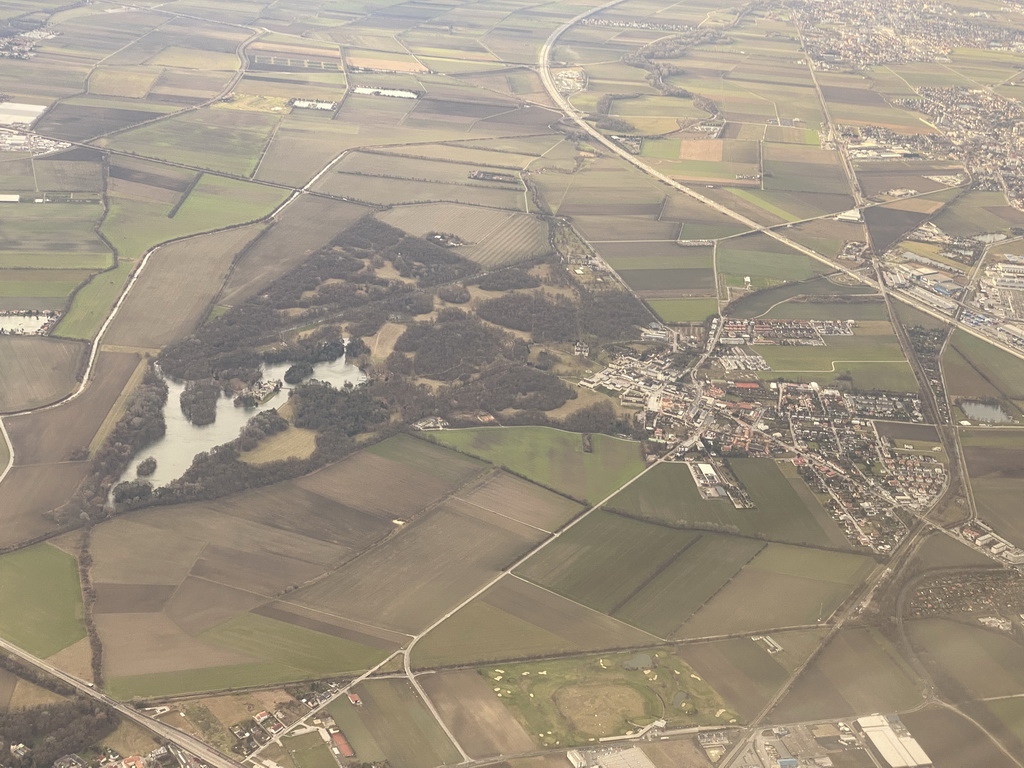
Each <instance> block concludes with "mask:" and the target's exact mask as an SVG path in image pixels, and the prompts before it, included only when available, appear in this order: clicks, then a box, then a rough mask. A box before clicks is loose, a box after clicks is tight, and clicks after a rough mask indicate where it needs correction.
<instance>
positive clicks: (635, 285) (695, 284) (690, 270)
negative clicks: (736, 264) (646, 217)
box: [598, 243, 715, 319]
mask: <svg viewBox="0 0 1024 768" xmlns="http://www.w3.org/2000/svg"><path fill="white" fill-rule="evenodd" d="M598 250H599V252H600V253H601V255H602V256H603V257H604V258H605V259H606V260H607V262H608V264H609V266H611V267H612V268H613V269H614V270H615V271H616V272H617V273H618V275H619V277H621V278H622V279H623V280H624V281H625V282H626V284H627V285H628V286H629V287H630V288H632V289H633V290H634V291H635V292H636V293H637V295H638V296H639V297H640V298H642V299H645V300H651V299H681V298H688V297H693V296H708V295H714V293H715V273H714V270H713V269H712V250H711V249H710V248H706V247H686V248H684V247H680V246H678V245H676V244H675V243H644V244H643V245H642V250H641V249H640V248H638V244H637V243H602V244H599V245H598ZM702 319H703V318H702Z"/></svg>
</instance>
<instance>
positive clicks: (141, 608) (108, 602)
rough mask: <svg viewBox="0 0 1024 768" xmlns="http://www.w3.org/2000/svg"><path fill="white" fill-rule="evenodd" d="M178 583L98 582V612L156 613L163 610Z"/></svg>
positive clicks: (96, 609) (95, 609)
mask: <svg viewBox="0 0 1024 768" xmlns="http://www.w3.org/2000/svg"><path fill="white" fill-rule="evenodd" d="M176 588H177V585H176V584H97V585H96V605H95V607H94V608H93V610H94V611H95V612H96V613H154V612H156V611H162V610H163V608H164V604H165V603H166V602H167V601H168V600H169V599H170V597H171V595H173V594H174V590H175V589H176Z"/></svg>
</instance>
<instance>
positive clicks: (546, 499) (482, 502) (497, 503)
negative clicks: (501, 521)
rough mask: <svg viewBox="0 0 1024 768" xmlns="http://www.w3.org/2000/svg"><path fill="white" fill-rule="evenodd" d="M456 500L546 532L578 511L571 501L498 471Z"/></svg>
mask: <svg viewBox="0 0 1024 768" xmlns="http://www.w3.org/2000/svg"><path fill="white" fill-rule="evenodd" d="M458 498H460V499H463V500H465V501H467V502H469V503H471V504H474V505H476V506H479V507H483V508H484V509H487V510H489V511H491V512H496V513H497V514H499V515H503V516H505V517H510V518H512V519H513V520H518V521H519V522H521V523H526V524H527V525H532V526H536V527H538V528H545V529H546V530H554V529H555V528H557V527H559V526H560V525H562V524H563V523H565V522H566V521H567V520H568V519H569V518H570V517H572V516H573V515H574V514H576V513H577V512H579V511H580V510H581V509H582V506H580V505H579V504H577V503H576V502H574V501H570V500H569V499H566V498H564V497H563V496H559V495H558V494H556V493H551V492H550V491H546V490H544V489H543V488H541V487H540V486H537V485H534V484H533V483H529V482H527V481H525V480H521V479H519V478H518V477H515V476H514V475H510V474H508V473H506V472H499V473H498V474H496V475H494V476H493V477H491V478H490V479H488V480H487V481H486V482H485V483H483V484H482V485H479V486H477V487H476V488H474V489H473V490H472V491H469V492H468V493H463V494H460V495H459V496H458Z"/></svg>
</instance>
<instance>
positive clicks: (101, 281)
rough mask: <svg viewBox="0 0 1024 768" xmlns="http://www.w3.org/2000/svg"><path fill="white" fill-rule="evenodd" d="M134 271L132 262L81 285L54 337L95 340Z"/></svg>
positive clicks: (55, 330) (119, 265)
mask: <svg viewBox="0 0 1024 768" xmlns="http://www.w3.org/2000/svg"><path fill="white" fill-rule="evenodd" d="M134 268H135V262H133V261H122V262H120V263H119V264H118V265H117V268H116V269H111V270H109V271H107V272H101V273H100V274H98V275H96V276H95V277H94V278H93V279H92V280H90V281H89V282H88V283H86V284H85V285H83V286H82V287H81V288H80V289H79V290H78V293H76V294H75V298H74V300H73V301H72V302H71V308H70V309H69V310H68V313H67V314H66V315H64V317H62V318H61V320H60V322H59V323H57V327H56V328H55V329H54V331H53V333H54V335H56V336H65V337H67V338H69V339H91V338H92V337H93V336H95V335H96V333H97V331H99V329H100V326H101V325H103V321H104V320H106V319H107V314H108V313H109V312H110V308H111V307H113V306H114V302H115V301H117V297H118V296H120V295H121V291H122V290H124V286H125V283H127V282H128V276H129V274H130V273H131V271H132V270H133V269H134Z"/></svg>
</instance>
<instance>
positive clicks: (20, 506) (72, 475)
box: [0, 462, 89, 546]
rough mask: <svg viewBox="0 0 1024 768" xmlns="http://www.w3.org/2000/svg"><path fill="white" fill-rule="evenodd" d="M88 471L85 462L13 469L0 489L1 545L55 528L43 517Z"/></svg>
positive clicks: (16, 541) (63, 498) (68, 495)
mask: <svg viewBox="0 0 1024 768" xmlns="http://www.w3.org/2000/svg"><path fill="white" fill-rule="evenodd" d="M88 472H89V463H88V462H76V463H74V464H37V465H35V466H31V467H20V466H15V467H14V468H13V469H11V472H10V474H9V475H7V477H6V478H5V480H4V482H3V485H2V486H0V510H3V520H4V524H3V525H2V526H0V546H3V545H8V544H16V543H19V542H22V541H26V540H28V539H31V538H32V537H34V536H38V535H39V534H41V533H45V532H47V531H51V530H53V529H54V528H55V527H56V526H55V525H54V524H53V523H52V522H51V521H49V520H47V519H46V518H44V517H43V514H44V513H46V512H49V511H50V510H51V509H55V508H56V507H59V506H60V505H61V504H63V503H64V502H66V501H67V500H68V497H70V496H71V494H72V493H74V491H75V489H76V488H77V487H78V484H79V483H80V482H81V481H82V480H83V478H85V476H86V474H87V473H88Z"/></svg>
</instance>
